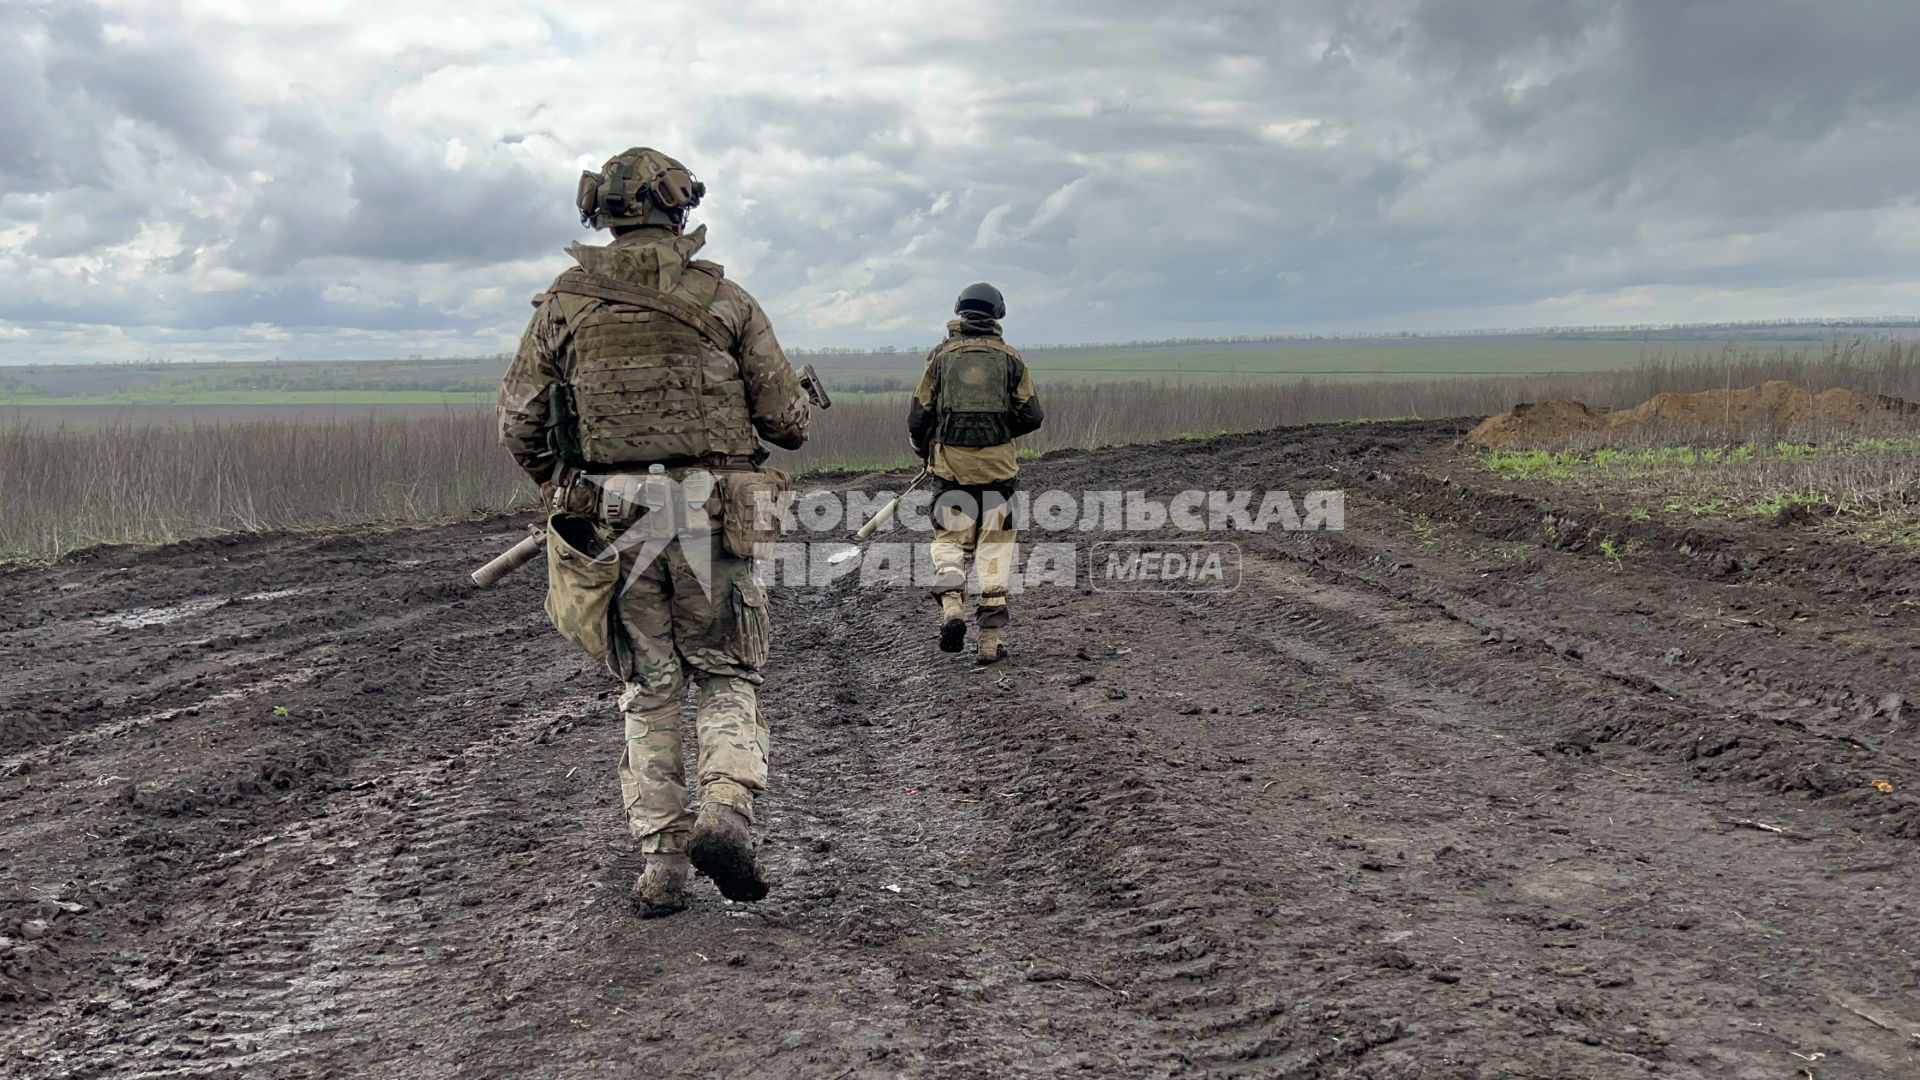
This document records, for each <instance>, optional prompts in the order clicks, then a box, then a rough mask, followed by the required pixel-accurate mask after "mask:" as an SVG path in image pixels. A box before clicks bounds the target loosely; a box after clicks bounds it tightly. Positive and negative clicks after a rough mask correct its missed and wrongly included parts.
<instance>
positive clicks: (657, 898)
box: [632, 851, 687, 919]
mask: <svg viewBox="0 0 1920 1080" xmlns="http://www.w3.org/2000/svg"><path fill="white" fill-rule="evenodd" d="M632 896H633V907H634V910H635V911H638V912H639V913H640V917H641V918H643V919H657V918H659V917H660V916H662V915H671V914H673V913H674V912H676V911H685V910H687V857H686V856H685V855H682V854H680V853H678V852H665V851H662V852H658V853H656V854H653V855H649V856H647V865H646V868H645V869H644V870H642V871H640V877H639V878H638V879H637V880H636V881H634V883H633V893H632Z"/></svg>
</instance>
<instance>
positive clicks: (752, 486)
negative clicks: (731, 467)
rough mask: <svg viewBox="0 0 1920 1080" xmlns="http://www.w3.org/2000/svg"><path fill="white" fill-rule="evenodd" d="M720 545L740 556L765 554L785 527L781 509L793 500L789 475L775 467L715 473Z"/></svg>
mask: <svg viewBox="0 0 1920 1080" xmlns="http://www.w3.org/2000/svg"><path fill="white" fill-rule="evenodd" d="M719 480H720V492H719V500H718V505H719V508H720V545H721V546H722V547H724V548H726V550H727V553H728V554H729V555H733V556H736V557H738V558H742V559H759V558H765V557H766V556H768V555H771V554H772V553H773V545H774V543H775V542H777V541H778V540H779V539H780V538H781V537H782V536H784V535H786V530H785V529H784V528H782V527H781V525H782V518H783V517H784V513H783V512H784V511H785V510H786V509H787V506H788V504H789V503H791V502H792V501H793V479H792V478H791V477H790V476H788V475H787V474H786V473H785V472H783V471H781V470H779V469H768V468H762V469H760V470H759V471H758V472H723V473H721V474H720V475H719Z"/></svg>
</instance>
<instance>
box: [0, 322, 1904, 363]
mask: <svg viewBox="0 0 1920 1080" xmlns="http://www.w3.org/2000/svg"><path fill="white" fill-rule="evenodd" d="M1796 329H1798V330H1814V329H1836V330H1914V329H1920V315H1856V316H1830V317H1808V318H1785V319H1730V320H1713V321H1706V322H1669V323H1591V324H1564V325H1544V326H1518V327H1476V328H1470V329H1459V330H1352V331H1338V332H1332V331H1322V332H1298V333H1287V334H1225V335H1212V336H1196V337H1164V338H1134V339H1130V340H1126V341H1088V342H1046V343H1041V344H1028V345H1023V346H1022V348H1023V349H1024V350H1025V351H1028V352H1041V351H1057V352H1066V351H1072V350H1087V349H1152V348H1177V347H1181V346H1193V345H1257V344H1262V343H1268V342H1276V343H1277V342H1312V341H1417V340H1421V339H1428V338H1433V339H1447V338H1471V337H1554V336H1559V337H1599V336H1605V335H1616V336H1617V335H1624V334H1646V335H1650V334H1671V333H1689V332H1690V333H1700V332H1707V331H1722V330H1724V331H1743V330H1796ZM929 348H931V346H930V345H912V346H906V347H904V348H903V347H900V346H893V345H879V346H870V347H865V348H862V347H858V346H850V345H848V346H835V345H821V346H805V345H801V346H794V347H791V348H788V349H787V350H786V352H787V353H788V354H789V355H792V356H888V355H894V356H901V355H906V356H911V355H915V354H918V353H922V352H925V351H927V349H929ZM510 356H512V353H511V352H495V353H446V354H440V355H434V356H428V355H423V354H418V353H415V354H409V355H407V356H357V357H345V356H341V357H325V358H309V357H294V358H284V357H279V356H275V357H271V358H268V357H264V356H252V357H199V358H190V359H189V358H177V357H168V356H159V357H156V356H149V357H147V358H145V359H142V360H66V361H49V360H14V359H10V358H7V357H6V356H4V354H0V366H5V367H35V366H40V367H68V366H88V367H93V366H116V365H118V366H136V365H152V364H272V363H283V364H356V363H422V364H424V363H441V362H448V361H458V360H497V359H502V358H506V357H510Z"/></svg>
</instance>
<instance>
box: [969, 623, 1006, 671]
mask: <svg viewBox="0 0 1920 1080" xmlns="http://www.w3.org/2000/svg"><path fill="white" fill-rule="evenodd" d="M1006 658H1007V643H1006V642H1004V641H1001V640H1000V631H998V630H982V631H980V651H979V652H978V653H977V654H975V655H974V660H975V661H976V662H978V663H982V664H997V663H999V662H1000V661H1002V660H1005V659H1006Z"/></svg>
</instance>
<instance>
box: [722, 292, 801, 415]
mask: <svg viewBox="0 0 1920 1080" xmlns="http://www.w3.org/2000/svg"><path fill="white" fill-rule="evenodd" d="M713 313H714V314H715V315H717V316H719V317H720V320H721V321H722V322H724V323H726V324H727V326H728V327H729V328H731V329H732V330H733V332H734V340H735V344H734V358H735V359H737V360H739V361H740V375H741V378H743V379H745V380H746V383H747V407H748V408H749V409H750V410H751V411H752V413H753V428H754V430H755V431H758V432H759V433H760V437H761V438H763V439H765V440H767V441H768V442H770V443H772V444H773V445H775V446H778V447H780V448H782V449H785V450H797V449H799V448H800V446H801V445H802V444H803V443H805V442H806V441H807V431H808V429H809V428H810V427H811V426H812V423H813V410H812V407H811V406H810V405H809V404H808V402H807V393H806V391H804V390H802V389H801V388H800V376H799V375H797V374H795V373H794V370H793V365H792V364H790V363H788V362H787V354H786V353H785V352H783V351H781V349H780V342H779V340H778V339H776V338H775V337H774V336H773V324H772V323H771V322H769V321H768V320H767V313H766V312H765V311H763V310H761V308H760V303H759V301H757V300H755V299H754V298H753V297H752V296H751V295H749V294H748V293H747V290H745V289H742V288H741V287H740V286H738V285H735V284H734V283H733V282H731V281H723V282H721V283H720V291H719V293H718V294H717V295H715V297H714V302H713Z"/></svg>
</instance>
